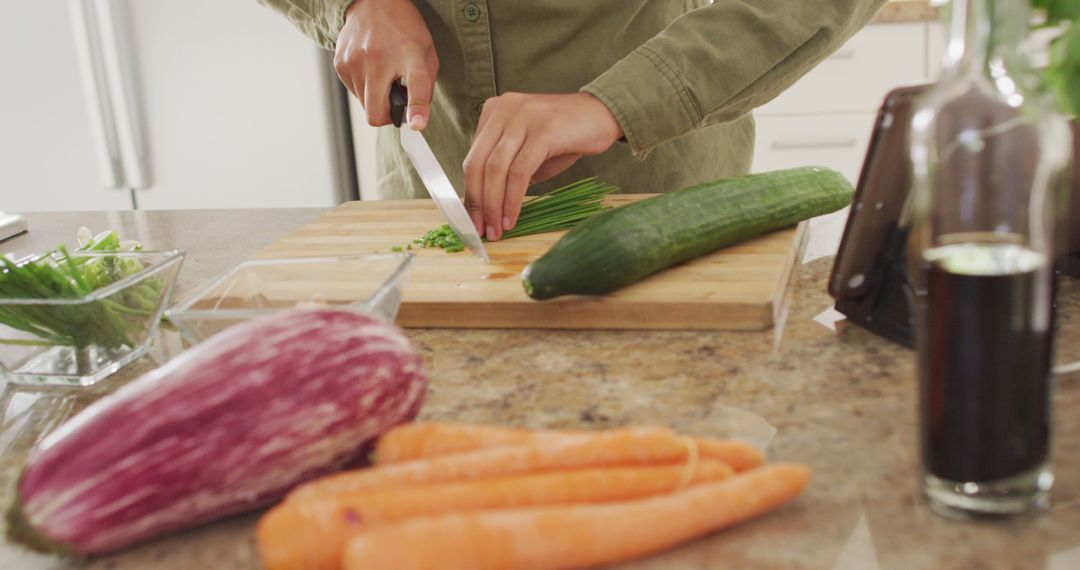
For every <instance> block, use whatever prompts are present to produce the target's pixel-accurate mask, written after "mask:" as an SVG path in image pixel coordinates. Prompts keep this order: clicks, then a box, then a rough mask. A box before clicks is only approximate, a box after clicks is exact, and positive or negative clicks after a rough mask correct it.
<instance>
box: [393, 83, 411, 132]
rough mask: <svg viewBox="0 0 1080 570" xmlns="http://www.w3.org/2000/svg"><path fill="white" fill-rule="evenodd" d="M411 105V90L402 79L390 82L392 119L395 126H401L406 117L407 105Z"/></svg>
mask: <svg viewBox="0 0 1080 570" xmlns="http://www.w3.org/2000/svg"><path fill="white" fill-rule="evenodd" d="M408 106H409V92H408V90H406V89H405V86H404V85H402V84H401V82H400V81H395V82H393V83H391V84H390V120H391V121H393V123H394V126H395V127H400V126H401V120H402V119H404V118H405V107H408Z"/></svg>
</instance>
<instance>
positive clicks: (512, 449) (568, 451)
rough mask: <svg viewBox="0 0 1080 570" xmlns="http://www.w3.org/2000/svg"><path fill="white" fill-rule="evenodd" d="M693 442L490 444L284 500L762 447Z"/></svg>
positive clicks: (326, 482) (751, 455) (609, 434)
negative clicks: (489, 446)
mask: <svg viewBox="0 0 1080 570" xmlns="http://www.w3.org/2000/svg"><path fill="white" fill-rule="evenodd" d="M694 443H695V440H691V439H689V438H682V437H679V436H678V435H676V434H674V433H672V432H671V431H670V430H666V429H660V428H626V429H617V430H610V431H604V432H597V433H595V434H589V435H580V436H574V437H566V438H565V439H563V440H560V441H554V442H550V443H537V444H531V445H511V446H501V447H492V448H488V449H480V450H477V451H470V452H465V453H455V454H451V455H443V456H438V457H432V458H430V459H417V460H415V461H406V462H403V463H394V464H391V465H381V466H376V467H373V468H369V469H357V470H353V471H346V472H344V473H338V474H336V475H329V476H327V477H323V478H321V479H318V480H315V481H312V482H310V483H306V484H303V485H300V486H299V487H297V488H296V489H294V490H293V491H292V492H291V493H289V495H288V496H287V497H286V498H285V500H286V501H292V500H297V499H303V498H310V497H317V496H320V495H333V494H337V493H349V492H353V491H362V490H364V489H373V488H388V487H400V486H406V485H415V484H430V483H445V482H451V481H460V480H463V479H478V478H485V477H498V476H504V475H514V474H521V473H536V472H540V471H551V470H556V469H573V468H583V467H604V466H618V465H626V466H628V465H655V464H661V463H677V462H683V461H686V460H687V459H694V458H698V457H699V458H701V459H716V460H719V461H723V462H724V463H727V464H728V465H730V466H732V467H733V468H734V469H735V470H736V471H740V470H743V469H748V468H750V467H754V466H757V465H760V464H761V461H762V458H761V452H759V451H758V450H757V449H756V448H754V447H753V446H751V445H749V444H744V443H739V442H733V441H721V440H712V441H710V442H709V443H707V444H706V445H698V446H695V445H694Z"/></svg>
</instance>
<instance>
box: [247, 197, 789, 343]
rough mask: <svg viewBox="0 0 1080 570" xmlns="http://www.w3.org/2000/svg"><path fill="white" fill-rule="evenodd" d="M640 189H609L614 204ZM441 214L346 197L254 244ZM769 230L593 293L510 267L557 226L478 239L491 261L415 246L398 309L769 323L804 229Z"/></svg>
mask: <svg viewBox="0 0 1080 570" xmlns="http://www.w3.org/2000/svg"><path fill="white" fill-rule="evenodd" d="M647 197H649V195H647V194H638V195H630V194H627V195H616V196H610V197H609V199H608V200H609V203H611V204H612V205H615V206H618V205H621V204H627V203H630V202H633V201H636V200H641V199H643V198H647ZM441 223H442V217H441V215H440V214H439V212H438V210H436V209H435V206H434V204H433V203H432V202H431V201H430V200H387V201H364V202H348V203H346V204H342V205H341V206H338V207H337V208H335V209H333V210H331V211H329V212H327V213H326V214H324V215H322V216H321V217H320V218H318V219H317V220H315V221H313V222H311V223H309V224H307V225H305V226H303V227H301V228H300V229H299V230H297V231H295V232H293V233H292V234H290V235H288V236H286V237H285V238H283V239H282V240H280V241H279V242H277V243H275V244H273V245H271V246H270V247H268V248H267V249H265V250H263V251H262V252H260V254H259V255H258V257H260V258H275V257H313V256H347V255H362V254H371V253H389V252H390V251H391V248H392V247H394V246H405V245H407V244H409V243H411V242H412V240H414V239H417V238H419V237H420V236H422V235H424V233H426V232H427V231H428V230H430V229H431V228H434V227H436V226H438V225H440V224H441ZM804 226H805V223H803V224H800V226H799V227H797V228H789V229H785V230H780V231H777V232H773V233H771V234H768V235H765V236H762V237H760V238H758V239H755V240H752V241H749V242H745V243H743V244H739V245H735V246H732V247H729V248H725V249H723V250H720V251H717V252H715V253H712V254H710V255H707V256H705V257H702V258H699V259H696V260H693V261H691V262H688V263H685V264H683V265H680V266H677V267H673V268H670V269H668V270H665V271H662V272H660V273H658V274H656V275H653V276H651V277H649V278H648V279H646V280H644V281H641V282H640V283H636V284H634V285H632V286H630V287H627V288H624V289H622V290H620V291H616V292H614V293H611V294H608V295H605V296H602V297H584V296H575V297H561V298H557V299H553V300H550V301H543V302H539V301H534V300H532V299H530V298H529V297H528V296H526V295H525V291H524V289H523V288H522V286H521V279H520V273H521V270H522V269H524V268H525V266H526V265H528V264H529V262H531V261H532V260H534V259H536V258H537V257H540V256H541V255H542V254H543V253H544V252H546V251H547V250H548V249H549V248H550V247H551V246H552V245H553V244H554V243H555V242H556V241H558V239H559V237H560V236H561V235H562V233H550V234H542V235H535V236H528V237H522V238H515V239H511V240H506V241H500V242H495V243H489V244H487V250H488V254H489V256H490V257H491V264H490V265H489V264H485V263H484V262H482V261H480V260H479V259H477V258H476V257H475V256H473V255H472V254H471V253H469V252H468V251H465V252H461V253H453V254H448V253H445V252H443V251H442V250H440V249H437V248H436V249H422V248H420V247H419V246H413V249H412V250H411V251H410V253H414V254H416V256H417V258H416V259H415V260H414V263H413V267H412V271H411V273H410V276H409V282H408V287H407V288H406V290H405V295H404V298H403V300H402V304H401V309H400V311H399V313H398V320H397V322H398V324H399V325H401V326H404V327H421V328H423V327H437V328H443V327H451V328H547V329H552V328H557V329H699V330H710V329H711V330H760V329H765V328H768V327H771V326H772V325H773V323H774V322H775V318H776V313H777V311H778V310H779V307H780V302H781V299H782V296H783V293H784V289H785V287H786V285H787V280H788V278H789V276H790V274H791V268H792V266H793V264H794V262H795V252H796V251H797V249H798V246H799V245H800V244H801V240H802V239H803V236H804V234H805V232H804Z"/></svg>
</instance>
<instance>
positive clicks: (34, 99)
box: [0, 0, 358, 212]
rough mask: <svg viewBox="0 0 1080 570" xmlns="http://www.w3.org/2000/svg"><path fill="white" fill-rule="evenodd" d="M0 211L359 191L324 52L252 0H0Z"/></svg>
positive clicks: (272, 200)
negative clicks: (180, 0)
mask: <svg viewBox="0 0 1080 570" xmlns="http://www.w3.org/2000/svg"><path fill="white" fill-rule="evenodd" d="M0 13H3V15H4V16H3V18H0V211H7V212H32V211H49V210H57V211H72V210H120V209H132V208H140V209H176V208H184V209H188V208H259V207H325V206H332V205H335V204H338V203H340V202H342V201H344V200H348V199H353V198H355V197H357V195H358V190H357V183H356V167H355V160H354V154H353V148H352V136H351V129H350V125H349V115H348V104H347V100H346V96H345V92H344V90H343V89H342V88H341V86H340V84H339V83H338V81H337V78H336V76H335V75H334V73H333V71H332V69H331V66H330V54H329V53H328V52H326V51H323V50H321V49H319V48H318V47H317V46H315V44H314V43H312V42H311V41H310V40H309V39H308V38H306V37H304V36H303V35H302V34H301V33H300V32H299V31H298V30H296V29H294V28H293V27H292V25H291V24H290V23H289V22H287V21H286V20H284V19H283V18H281V17H280V16H278V15H277V14H275V13H273V12H271V11H270V10H268V9H267V8H265V7H262V6H260V5H258V4H257V3H256V2H255V0H185V1H183V2H178V1H175V0H30V1H28V0H0Z"/></svg>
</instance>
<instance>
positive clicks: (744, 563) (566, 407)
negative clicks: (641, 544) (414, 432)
mask: <svg viewBox="0 0 1080 570" xmlns="http://www.w3.org/2000/svg"><path fill="white" fill-rule="evenodd" d="M316 213H317V212H315V211H296V210H257V211H246V212H230V211H217V212H176V213H150V214H138V215H136V214H130V213H129V214H123V215H112V216H111V217H110V216H105V215H93V214H91V215H59V214H51V215H35V216H30V217H29V219H30V224H31V228H32V229H31V232H32V233H31V238H30V239H29V240H28V239H27V238H25V237H24V238H20V239H19V240H17V241H15V242H6V243H3V244H0V252H5V253H6V252H10V251H13V250H17V251H20V252H26V251H31V250H33V249H34V248H36V247H45V246H47V245H51V244H54V243H55V242H56V241H59V240H60V239H61V238H63V239H69V238H68V237H67V236H70V235H72V234H73V233H74V231H75V230H76V228H77V226H78V225H79V224H89V225H92V226H94V227H96V228H101V227H105V226H113V227H118V228H120V229H121V230H122V231H123V232H124V233H125V235H133V236H134V237H137V238H140V239H142V240H144V241H145V242H146V243H147V244H149V245H152V246H154V247H157V248H171V247H178V248H182V249H186V250H187V252H188V260H187V261H186V262H185V266H184V269H183V275H182V278H181V288H182V289H188V290H189V289H190V288H191V287H192V286H194V285H195V284H197V283H198V282H200V281H203V280H205V279H208V278H209V277H211V276H212V275H214V274H216V273H218V272H220V271H223V270H225V269H227V268H228V267H229V266H230V265H231V264H233V263H235V262H237V261H240V260H241V259H243V258H246V257H248V256H250V255H252V254H254V253H255V252H256V251H257V250H258V249H259V248H260V247H262V246H264V245H265V244H267V243H269V242H270V241H272V240H273V239H276V238H277V237H279V236H281V235H283V234H284V233H285V232H287V231H288V230H290V229H291V228H293V227H296V226H298V225H300V224H301V223H303V222H305V221H307V220H309V219H311V218H313V217H314V216H315V215H316ZM838 227H839V226H838V225H837V224H836V223H832V224H825V223H821V224H816V225H815V226H812V231H811V238H810V241H809V242H808V245H807V246H806V247H807V250H806V251H805V252H804V253H805V255H800V263H799V264H798V266H797V267H796V270H795V273H794V276H793V279H792V282H791V286H790V288H789V291H788V297H787V298H788V304H787V306H786V309H785V311H784V314H783V319H782V321H781V324H780V326H778V327H777V328H776V329H775V330H770V331H765V332H756V333H745V332H744V333H722V332H716V333H703V332H596V331H593V332H581V331H533V330H519V331H462V330H410V331H408V334H409V336H410V337H412V339H413V340H414V341H415V342H416V344H417V346H418V347H419V348H420V350H421V351H422V352H423V354H424V358H425V364H426V368H427V373H428V375H429V377H430V381H431V385H430V391H429V393H428V397H427V400H426V404H425V407H424V409H423V412H422V417H423V418H425V419H438V420H454V421H463V422H493V423H501V424H508V425H517V426H529V427H589V426H617V425H625V424H635V423H649V424H663V425H668V426H671V427H673V428H676V429H679V430H685V431H688V432H697V433H707V434H724V433H728V432H730V431H732V430H735V431H739V432H741V433H745V434H749V435H752V436H754V437H760V438H764V439H767V438H768V437H769V436H770V435H772V433H773V430H774V429H775V436H774V437H773V438H772V441H771V444H770V446H769V451H768V454H769V456H770V458H771V459H775V460H790V461H800V462H805V463H807V464H809V465H811V466H812V467H813V469H814V479H813V481H812V482H811V485H810V487H809V489H808V490H807V492H806V493H805V494H804V495H803V496H802V497H801V498H800V499H799V500H798V501H796V502H795V503H793V504H791V505H789V506H787V507H784V508H782V509H781V510H778V511H776V512H774V513H772V514H770V515H768V516H766V517H764V518H761V519H758V520H755V521H752V522H750V523H748V524H745V525H742V526H739V527H736V528H733V529H729V530H727V531H723V532H720V533H717V534H714V535H711V536H708V537H705V538H703V539H701V540H698V541H695V542H693V543H691V544H688V545H686V546H683V547H680V548H677V549H674V550H671V551H669V552H667V553H664V554H661V555H659V556H654V557H651V558H648V559H644V560H641V561H639V562H636V563H633V564H626V565H622V566H620V568H632V569H638V570H645V569H648V570H699V569H720V568H724V569H753V568H763V569H785V570H787V569H814V570H849V569H851V570H855V569H858V570H877V569H896V570H900V569H904V570H908V569H953V568H955V569H990V568H995V569H996V568H1008V569H1032V570H1034V569H1045V570H1065V569H1075V568H1080V384H1078V376H1080V375H1078V374H1064V375H1059V376H1058V377H1057V385H1056V392H1055V394H1054V411H1055V417H1054V428H1055V432H1054V442H1053V454H1054V458H1053V461H1054V470H1055V473H1056V475H1057V483H1056V485H1055V487H1054V491H1053V494H1052V507H1051V509H1050V510H1049V511H1048V512H1044V513H1041V514H1039V515H1037V516H1028V517H1022V518H1017V519H1012V520H1007V521H1001V522H980V523H957V522H952V521H949V520H946V519H943V518H941V517H939V516H937V515H935V514H932V513H931V512H930V511H929V510H928V509H927V508H926V506H925V505H924V504H923V501H922V499H921V497H920V494H919V485H918V480H919V475H918V460H917V455H916V423H915V401H916V400H915V398H916V384H915V379H914V371H913V356H912V354H911V353H910V352H908V351H907V350H904V349H902V348H900V347H898V346H896V345H893V344H891V343H889V342H887V341H884V340H882V339H880V338H878V337H875V336H873V335H871V334H870V333H867V332H866V331H863V330H861V329H859V328H857V327H854V326H850V325H849V324H848V323H845V322H843V321H840V322H835V318H836V315H834V314H832V313H831V312H830V311H829V308H830V306H831V301H830V299H829V297H828V296H827V295H826V294H825V292H824V285H825V279H826V277H827V274H828V271H829V268H830V266H831V262H832V259H831V257H830V256H828V255H827V254H826V255H823V253H822V252H827V251H828V247H829V246H830V244H835V232H836V230H837V229H838ZM833 247H835V246H834V245H833ZM803 261H805V263H804V262H803ZM1061 291H1062V292H1061V311H1060V313H1061V315H1060V317H1061V318H1060V322H1061V329H1062V333H1061V335H1060V336H1059V346H1060V350H1059V356H1058V361H1059V362H1072V361H1075V360H1080V285H1078V284H1077V283H1076V282H1074V281H1071V280H1066V281H1064V282H1063V284H1062V289H1061ZM181 348H182V347H181V346H180V342H179V340H178V339H177V335H176V334H175V333H174V332H171V331H168V330H166V331H162V333H161V334H160V335H159V337H158V338H157V339H156V344H155V347H154V350H153V354H152V357H151V358H147V359H144V360H143V361H141V362H139V363H137V364H135V365H132V366H131V367H129V368H127V369H125V370H123V371H121V372H120V373H119V374H117V375H115V376H114V377H112V378H110V379H108V380H106V381H105V382H104V383H102V384H100V385H98V386H96V387H94V388H91V389H54V390H41V389H37V390H35V389H26V388H18V389H17V388H14V387H12V386H7V387H6V388H5V390H4V392H3V395H2V396H0V411H2V412H0V413H2V414H3V418H2V424H0V452H2V454H3V455H2V459H0V489H2V492H3V494H4V497H3V500H4V501H5V502H7V501H9V500H10V494H11V488H12V484H13V482H14V479H15V477H16V476H17V473H18V469H19V467H20V465H21V463H22V461H23V459H24V457H25V454H26V452H27V451H28V449H29V448H30V446H32V445H33V443H34V442H35V441H37V440H38V439H39V438H40V437H42V435H43V434H44V433H46V432H47V431H49V430H51V429H53V428H55V427H56V426H57V425H58V424H59V423H61V422H62V421H63V420H64V419H66V418H67V417H69V416H70V415H71V414H72V413H74V412H75V411H77V410H78V409H79V408H81V407H82V406H84V405H85V404H86V403H88V402H89V401H91V400H92V399H93V398H95V397H97V396H98V395H99V394H101V393H104V392H107V391H109V390H113V389H115V388H116V387H117V386H118V385H120V384H122V383H123V382H125V381H127V380H129V379H130V378H133V377H135V376H137V375H138V374H139V373H141V372H143V371H146V370H148V369H150V368H151V367H152V366H154V365H155V360H156V361H164V360H167V359H168V358H170V357H171V356H173V355H175V354H176V353H177V352H178V351H179V350H181ZM762 422H766V423H767V425H766V423H762ZM770 426H771V427H770ZM255 520H256V515H255V514H251V515H244V516H239V517H234V518H232V519H229V520H225V521H222V522H218V523H214V524H211V525H207V526H204V527H201V528H198V529H194V530H190V531H187V532H182V533H178V534H175V535H173V536H169V537H166V538H163V539H159V540H156V541H153V542H150V543H147V544H145V545H142V546H139V547H136V548H133V549H131V550H128V551H126V552H123V553H121V554H117V555H114V556H110V557H106V558H101V559H96V560H91V561H83V562H80V561H75V560H70V559H64V558H59V557H54V556H45V555H39V554H33V553H28V552H26V551H25V550H22V549H21V548H19V547H16V546H14V545H10V544H7V543H4V544H2V545H0V568H4V569H8V568H12V569H16V568H17V569H23V568H25V569H46V568H48V569H52V568H68V567H86V568H93V569H106V568H108V569H139V570H155V569H176V570H181V569H183V570H192V569H204V568H240V569H249V568H251V569H254V568H258V567H259V565H258V562H257V560H256V556H255V551H254V548H253V545H252V541H251V531H252V528H253V524H254V522H255Z"/></svg>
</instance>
